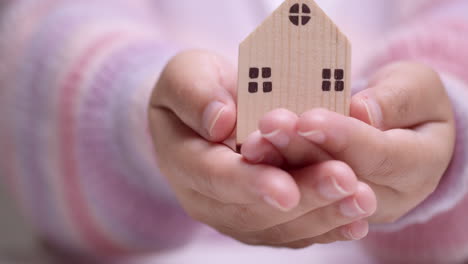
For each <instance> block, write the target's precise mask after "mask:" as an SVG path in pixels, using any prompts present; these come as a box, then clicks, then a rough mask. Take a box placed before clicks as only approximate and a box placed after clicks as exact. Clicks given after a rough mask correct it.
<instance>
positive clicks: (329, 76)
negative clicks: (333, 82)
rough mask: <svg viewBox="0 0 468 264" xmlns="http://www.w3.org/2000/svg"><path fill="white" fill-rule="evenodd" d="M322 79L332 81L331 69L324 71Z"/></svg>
mask: <svg viewBox="0 0 468 264" xmlns="http://www.w3.org/2000/svg"><path fill="white" fill-rule="evenodd" d="M322 78H323V79H326V80H329V79H331V70H330V69H323V71H322Z"/></svg>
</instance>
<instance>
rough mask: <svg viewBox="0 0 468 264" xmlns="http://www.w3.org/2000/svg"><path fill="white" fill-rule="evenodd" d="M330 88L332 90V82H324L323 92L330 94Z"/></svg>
mask: <svg viewBox="0 0 468 264" xmlns="http://www.w3.org/2000/svg"><path fill="white" fill-rule="evenodd" d="M330 88H331V82H330V81H323V82H322V91H324V92H329V91H330Z"/></svg>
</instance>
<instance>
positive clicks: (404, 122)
mask: <svg viewBox="0 0 468 264" xmlns="http://www.w3.org/2000/svg"><path fill="white" fill-rule="evenodd" d="M236 76H237V73H236V70H235V69H234V68H233V67H232V66H231V65H229V63H227V62H226V61H225V60H223V59H222V58H220V57H218V56H216V55H214V54H211V53H208V52H202V51H190V52H185V53H181V54H179V55H177V56H176V57H175V58H173V59H172V60H171V61H170V62H169V63H168V65H167V66H166V68H165V70H164V71H163V73H162V74H161V76H160V79H159V81H158V83H157V85H156V88H155V89H154V92H153V95H152V97H151V104H150V108H149V120H150V130H151V134H152V136H153V141H154V147H155V150H156V156H157V160H158V164H159V166H160V169H161V171H162V172H163V174H164V175H165V176H166V177H167V179H168V181H169V183H170V185H171V188H172V189H173V191H174V193H175V195H176V196H177V198H178V200H179V202H180V204H181V205H182V207H183V208H184V209H185V210H186V212H187V213H188V214H189V215H190V216H192V217H193V218H194V219H196V220H198V221H201V222H203V223H205V224H208V225H210V226H212V227H214V228H215V229H217V230H218V231H220V232H222V233H224V234H226V235H229V236H231V237H233V238H235V239H237V240H239V241H241V242H244V243H247V244H252V245H269V246H278V247H290V248H302V247H306V246H309V245H311V244H315V243H331V242H335V241H342V240H358V239H361V238H363V237H365V236H366V235H367V232H368V224H369V222H371V223H388V222H392V221H395V220H396V219H398V218H400V217H401V216H403V215H404V214H405V213H407V212H408V211H409V210H411V209H412V208H414V207H415V206H417V205H418V204H419V203H420V202H422V201H423V200H424V199H425V198H426V197H427V196H428V195H429V194H431V192H432V191H433V190H434V189H435V188H436V187H437V185H438V182H439V180H440V178H441V176H442V175H443V173H444V171H445V169H446V168H447V166H448V164H449V162H450V160H451V157H452V152H453V147H454V140H455V131H454V130H455V129H454V120H453V113H452V109H451V104H450V101H449V99H448V96H447V94H446V92H445V89H444V87H443V85H442V83H441V81H440V78H439V77H438V75H437V73H435V72H434V71H433V70H431V69H430V68H428V67H426V66H424V65H421V64H416V63H410V62H402V63H396V64H392V65H389V66H387V67H385V68H384V69H381V70H380V71H379V72H378V73H377V74H376V75H375V76H374V77H373V78H372V79H371V80H370V82H369V86H368V87H369V88H368V89H366V90H363V91H362V92H360V93H358V94H356V95H354V96H353V98H352V103H351V117H345V116H341V115H339V114H336V113H333V112H330V111H327V110H323V109H315V110H311V111H309V112H306V113H304V114H302V115H301V116H297V115H296V114H294V113H292V112H289V111H287V110H285V109H278V110H275V111H273V112H271V113H268V114H267V115H265V117H264V118H263V119H262V120H261V121H260V124H259V131H257V132H255V133H253V134H252V135H251V136H250V137H249V138H248V139H247V141H246V142H245V143H244V145H243V147H242V151H241V154H242V155H240V154H238V153H236V152H234V151H233V150H232V148H230V147H228V145H232V142H233V140H234V139H233V138H232V133H233V131H234V129H235V124H236V99H235V98H236V95H235V94H236V87H237V84H236V79H237V77H236ZM222 143H224V144H222ZM377 204H378V206H377Z"/></svg>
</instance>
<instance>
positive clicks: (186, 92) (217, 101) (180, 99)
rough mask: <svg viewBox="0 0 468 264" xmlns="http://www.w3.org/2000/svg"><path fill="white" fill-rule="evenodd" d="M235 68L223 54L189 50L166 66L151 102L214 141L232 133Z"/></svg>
mask: <svg viewBox="0 0 468 264" xmlns="http://www.w3.org/2000/svg"><path fill="white" fill-rule="evenodd" d="M235 90H236V73H235V69H234V68H233V67H232V66H231V65H230V64H229V63H227V61H226V60H224V59H223V58H221V57H219V56H217V55H215V54H212V53H209V52H204V51H187V52H183V53H180V54H179V55H177V56H175V57H174V58H173V59H172V60H171V61H170V62H169V63H168V64H167V66H166V68H165V69H164V71H163V72H162V74H161V77H160V79H159V81H158V83H157V85H156V88H155V89H154V91H153V94H152V96H151V106H150V107H155V108H158V107H159V108H165V109H166V110H169V111H172V112H173V113H174V114H175V115H176V116H177V117H178V118H179V119H180V120H181V121H182V122H183V123H185V124H186V125H187V126H188V127H190V128H191V129H193V130H194V131H195V132H197V133H198V134H199V135H200V136H202V137H204V138H205V139H207V140H209V141H212V142H222V141H224V140H226V139H227V138H228V137H229V136H231V134H232V132H233V130H234V127H235V123H236V104H235V100H234V98H235V97H234V94H235Z"/></svg>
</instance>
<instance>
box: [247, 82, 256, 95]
mask: <svg viewBox="0 0 468 264" xmlns="http://www.w3.org/2000/svg"><path fill="white" fill-rule="evenodd" d="M256 92H258V83H256V82H250V83H249V93H256Z"/></svg>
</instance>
